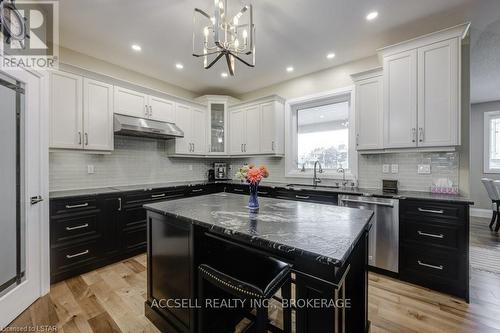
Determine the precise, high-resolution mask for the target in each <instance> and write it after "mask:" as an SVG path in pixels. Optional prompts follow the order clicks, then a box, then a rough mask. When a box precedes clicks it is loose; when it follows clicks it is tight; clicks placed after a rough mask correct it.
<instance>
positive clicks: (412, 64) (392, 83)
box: [383, 50, 417, 148]
mask: <svg viewBox="0 0 500 333" xmlns="http://www.w3.org/2000/svg"><path fill="white" fill-rule="evenodd" d="M383 90H384V128H385V130H384V147H386V148H406V147H415V146H416V140H417V132H416V131H417V50H410V51H406V52H401V53H398V54H395V55H391V56H388V57H385V58H384V89H383Z"/></svg>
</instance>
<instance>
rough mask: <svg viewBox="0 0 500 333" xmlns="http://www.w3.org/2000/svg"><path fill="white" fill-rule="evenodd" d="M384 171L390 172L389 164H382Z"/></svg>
mask: <svg viewBox="0 0 500 333" xmlns="http://www.w3.org/2000/svg"><path fill="white" fill-rule="evenodd" d="M382 173H389V164H383V165H382Z"/></svg>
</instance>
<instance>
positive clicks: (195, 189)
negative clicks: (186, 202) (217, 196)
mask: <svg viewBox="0 0 500 333" xmlns="http://www.w3.org/2000/svg"><path fill="white" fill-rule="evenodd" d="M215 191H216V187H215V186H214V187H211V186H206V185H198V186H188V187H187V188H186V192H185V193H186V196H197V195H204V194H210V193H214V192H215Z"/></svg>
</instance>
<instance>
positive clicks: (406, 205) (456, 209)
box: [400, 200, 465, 220]
mask: <svg viewBox="0 0 500 333" xmlns="http://www.w3.org/2000/svg"><path fill="white" fill-rule="evenodd" d="M400 214H401V215H402V216H404V217H410V218H411V217H413V218H414V217H416V216H418V217H427V218H434V219H456V220H459V219H463V218H464V217H465V207H464V206H460V205H451V204H446V203H440V202H430V201H409V200H403V203H402V205H401V207H400Z"/></svg>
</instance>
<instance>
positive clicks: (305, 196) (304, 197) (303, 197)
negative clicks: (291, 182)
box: [295, 194, 310, 199]
mask: <svg viewBox="0 0 500 333" xmlns="http://www.w3.org/2000/svg"><path fill="white" fill-rule="evenodd" d="M295 198H297V199H309V198H310V196H308V195H298V194H296V195H295Z"/></svg>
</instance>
